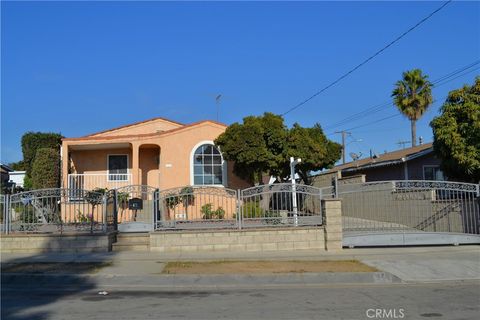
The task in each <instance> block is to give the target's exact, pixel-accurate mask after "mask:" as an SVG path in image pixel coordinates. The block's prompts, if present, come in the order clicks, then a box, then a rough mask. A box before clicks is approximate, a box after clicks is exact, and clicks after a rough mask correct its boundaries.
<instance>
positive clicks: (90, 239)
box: [0, 233, 116, 253]
mask: <svg viewBox="0 0 480 320" xmlns="http://www.w3.org/2000/svg"><path fill="white" fill-rule="evenodd" d="M115 236H116V233H110V234H101V235H96V234H93V235H92V234H80V235H79V234H75V235H53V234H14V235H2V236H0V251H1V252H2V253H42V252H65V253H90V252H108V251H110V250H111V247H112V242H114V240H115Z"/></svg>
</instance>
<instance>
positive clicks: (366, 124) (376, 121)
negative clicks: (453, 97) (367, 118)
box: [327, 97, 447, 136]
mask: <svg viewBox="0 0 480 320" xmlns="http://www.w3.org/2000/svg"><path fill="white" fill-rule="evenodd" d="M446 98H447V97H443V98H440V99H436V100H435V101H433V102H432V105H433V104H434V103H436V102H438V101H442V100H445V99H446ZM401 115H402V114H401V113H397V114H392V115H390V116H387V117H385V118H381V119H378V120H375V121H372V122H368V123H364V124H361V125H358V126H356V127H352V128H348V129H345V130H343V131H351V130H355V129H358V128H363V127H367V126H369V125H372V124H375V123H378V122H382V121H385V120H388V119H392V118H395V117H399V116H401ZM335 133H337V131H336V132H332V133H329V134H327V136H331V135H334V134H335Z"/></svg>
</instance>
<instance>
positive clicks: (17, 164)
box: [8, 160, 25, 171]
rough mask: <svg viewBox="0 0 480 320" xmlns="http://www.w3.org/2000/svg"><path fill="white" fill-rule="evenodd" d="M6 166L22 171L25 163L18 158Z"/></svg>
mask: <svg viewBox="0 0 480 320" xmlns="http://www.w3.org/2000/svg"><path fill="white" fill-rule="evenodd" d="M8 166H9V167H10V168H12V169H13V170H15V171H24V170H25V163H24V162H23V160H20V161H17V162H12V163H10V164H9V165H8Z"/></svg>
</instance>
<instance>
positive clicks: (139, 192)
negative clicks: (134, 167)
mask: <svg viewBox="0 0 480 320" xmlns="http://www.w3.org/2000/svg"><path fill="white" fill-rule="evenodd" d="M116 205H117V222H118V231H119V232H150V231H153V217H154V215H155V214H156V212H157V211H158V189H156V188H154V187H150V186H144V185H131V186H126V187H121V188H118V189H117V192H116Z"/></svg>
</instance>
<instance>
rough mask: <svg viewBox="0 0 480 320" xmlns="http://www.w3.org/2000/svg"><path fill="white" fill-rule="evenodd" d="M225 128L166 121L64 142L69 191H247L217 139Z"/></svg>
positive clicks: (64, 179)
mask: <svg viewBox="0 0 480 320" xmlns="http://www.w3.org/2000/svg"><path fill="white" fill-rule="evenodd" d="M225 129H226V126H225V125H224V124H221V123H218V122H215V121H209V120H207V121H200V122H195V123H192V124H188V125H185V124H181V123H178V122H175V121H172V120H167V119H164V118H154V119H150V120H146V121H142V122H137V123H133V124H130V125H125V126H122V127H118V128H114V129H109V130H105V131H101V132H97V133H94V134H90V135H87V136H84V137H79V138H65V139H63V143H62V186H63V187H64V188H77V189H93V188H97V187H101V188H108V189H113V188H119V187H123V186H127V185H148V186H151V187H154V188H158V189H160V190H165V189H169V188H175V187H181V186H186V185H201V186H225V187H229V188H232V189H237V188H244V187H246V186H248V185H249V184H248V183H247V182H245V181H243V180H241V179H239V178H238V177H236V176H235V175H234V174H233V173H232V167H233V166H232V165H231V164H227V163H226V161H224V160H223V157H222V155H221V153H220V152H219V150H218V149H217V148H216V147H215V146H214V145H213V141H214V140H215V138H217V137H218V136H219V135H220V134H221V133H222V132H224V131H225Z"/></svg>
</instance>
